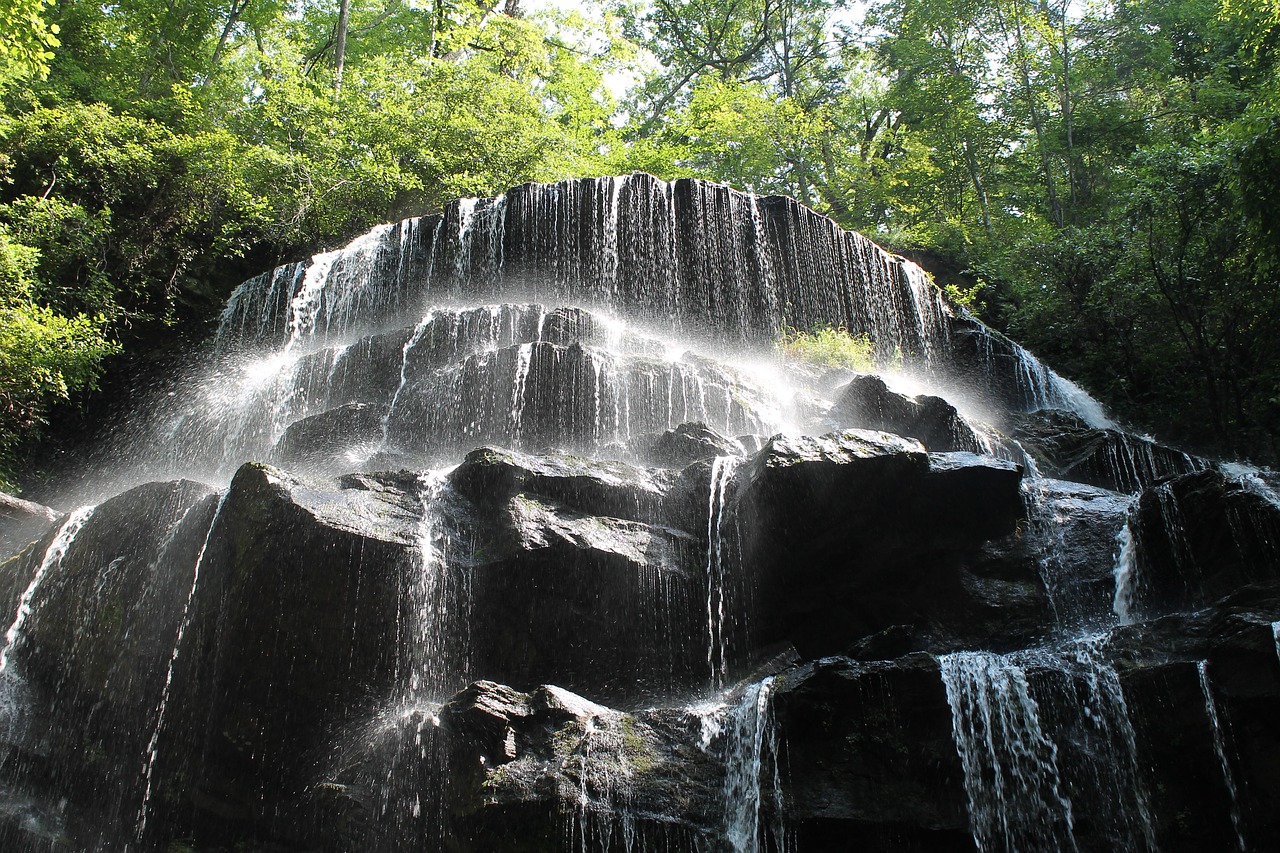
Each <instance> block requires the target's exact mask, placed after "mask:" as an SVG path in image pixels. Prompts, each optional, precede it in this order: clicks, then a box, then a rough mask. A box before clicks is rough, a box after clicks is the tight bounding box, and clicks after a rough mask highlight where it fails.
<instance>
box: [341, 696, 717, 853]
mask: <svg viewBox="0 0 1280 853" xmlns="http://www.w3.org/2000/svg"><path fill="white" fill-rule="evenodd" d="M702 725H703V720H702V718H700V717H698V716H697V715H695V714H693V713H691V712H689V711H688V710H686V709H682V708H677V709H652V710H645V711H638V712H634V713H628V712H623V711H618V710H615V709H612V708H608V707H605V706H603V705H599V704H597V703H595V702H592V701H590V700H588V699H585V698H583V697H581V696H578V695H577V694H574V693H571V692H569V691H567V690H564V689H562V688H559V687H554V686H550V685H543V686H539V687H537V688H535V689H533V690H532V691H530V692H527V693H526V692H520V691H517V690H514V689H512V688H510V687H507V686H505V685H501V684H497V683H494V682H489V681H480V682H476V683H474V684H472V685H471V686H469V687H467V688H466V689H465V690H463V691H461V692H459V693H458V694H457V695H455V696H454V697H453V698H451V699H450V700H449V701H448V702H447V703H445V704H444V705H443V706H441V707H440V708H439V709H438V710H435V711H433V712H429V713H428V712H424V711H421V710H410V711H407V712H400V713H397V714H395V715H394V716H393V717H392V718H389V719H388V721H387V723H386V724H384V725H382V726H380V727H379V729H378V731H377V733H376V734H374V735H373V736H372V738H367V739H365V740H364V741H363V742H364V744H365V745H364V746H362V747H361V748H360V749H359V750H358V751H357V752H355V753H353V754H351V755H348V756H346V757H345V758H344V759H343V760H342V761H341V762H340V764H339V765H338V766H336V767H333V768H332V769H331V771H330V772H329V775H328V778H327V781H326V782H325V783H323V785H322V786H321V788H320V789H319V790H318V791H317V794H319V795H320V799H321V800H322V801H324V802H325V803H326V804H325V806H324V808H323V809H322V811H321V812H320V815H319V816H320V820H321V822H322V823H325V824H329V825H331V826H332V825H333V823H334V820H335V815H336V814H338V813H343V812H345V813H346V815H347V817H346V818H345V819H344V820H343V821H342V824H341V832H342V835H343V837H342V839H341V841H340V843H337V844H335V843H334V842H333V840H332V839H328V843H327V844H326V845H325V849H334V850H341V849H351V848H352V847H368V846H370V845H373V846H376V845H377V844H378V843H381V842H382V841H384V840H388V841H391V840H394V842H393V843H396V842H398V843H404V841H405V839H413V838H422V840H423V842H424V843H430V842H432V841H433V840H435V839H438V837H439V833H440V832H442V831H443V832H446V833H447V834H448V836H449V837H450V839H451V844H452V849H457V850H459V851H466V853H472V851H474V853H481V851H488V850H494V849H502V850H512V851H529V853H533V851H538V850H544V849H546V847H547V845H551V846H553V847H554V846H557V845H559V844H562V843H566V841H565V839H566V820H568V821H569V826H570V827H573V831H576V832H578V833H583V832H586V833H588V834H589V835H591V836H592V837H595V836H596V835H597V834H598V833H609V832H612V833H613V834H614V836H615V837H620V836H621V835H622V834H623V832H624V829H623V825H624V824H625V825H626V829H625V832H627V833H628V834H629V835H631V836H632V837H633V838H634V839H635V840H637V841H638V842H644V841H649V840H655V839H661V838H673V837H683V838H687V839H689V840H690V841H691V842H692V841H694V840H695V839H696V840H698V842H699V843H700V844H706V843H707V841H708V838H709V837H712V838H714V837H715V834H716V832H717V830H718V821H719V813H718V810H719V808H720V804H719V802H718V800H717V795H718V793H719V791H720V790H721V789H722V788H723V785H724V764H723V762H722V761H721V760H720V758H719V756H718V755H717V754H716V753H715V751H714V750H713V749H708V748H706V747H701V746H699V743H700V741H701V738H702ZM389 767H390V768H394V772H393V773H392V775H391V776H390V777H389V778H388V777H387V776H386V775H385V774H386V773H387V769H388V768H389Z"/></svg>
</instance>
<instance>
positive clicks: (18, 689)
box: [0, 506, 94, 743]
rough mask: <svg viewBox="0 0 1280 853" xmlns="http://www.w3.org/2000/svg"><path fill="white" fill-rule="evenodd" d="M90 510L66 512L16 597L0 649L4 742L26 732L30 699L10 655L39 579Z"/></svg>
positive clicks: (56, 560) (0, 729) (1, 733)
mask: <svg viewBox="0 0 1280 853" xmlns="http://www.w3.org/2000/svg"><path fill="white" fill-rule="evenodd" d="M93 510H94V507H91V506H86V507H81V508H80V509H77V510H76V511H75V512H73V513H71V514H70V515H68V516H67V518H66V520H65V521H64V522H63V523H62V526H61V527H59V528H58V532H57V533H56V534H55V535H54V537H53V541H51V542H50V543H49V547H48V548H46V549H45V552H44V557H43V558H42V559H41V560H40V565H39V567H38V568H37V569H36V572H35V574H34V575H33V576H32V577H31V583H29V584H28V585H27V588H26V589H24V590H23V591H22V595H21V597H20V598H19V599H18V609H17V611H16V612H15V613H14V614H13V621H12V622H11V623H10V624H9V628H8V630H6V631H5V632H4V648H3V649H0V738H2V739H3V740H4V741H5V742H10V743H12V742H14V741H15V740H17V739H19V738H21V737H22V736H23V735H24V734H25V729H26V726H25V725H24V722H25V719H24V718H25V716H26V714H27V711H28V708H27V706H28V704H29V702H30V699H29V697H28V696H27V695H26V694H27V690H26V684H25V682H24V681H23V679H22V675H21V674H20V673H18V672H16V671H15V669H14V668H13V667H11V666H10V665H9V657H10V655H11V654H12V653H13V648H14V645H15V644H16V643H17V642H18V638H19V637H20V636H21V635H22V626H23V625H24V624H25V623H26V621H27V617H29V616H30V615H31V612H32V607H33V602H34V599H35V595H36V591H37V590H38V589H39V588H40V582H41V581H42V580H44V578H45V576H46V575H47V574H48V573H49V572H50V571H57V569H58V567H59V566H60V565H61V564H62V558H63V557H64V556H66V553H67V551H68V550H69V549H70V548H71V545H72V544H73V543H74V542H75V539H76V534H77V533H79V532H80V530H81V528H83V527H84V525H85V522H87V521H88V520H89V519H90V517H92V515H93Z"/></svg>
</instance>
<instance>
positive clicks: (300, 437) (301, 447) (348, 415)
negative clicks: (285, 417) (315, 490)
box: [272, 403, 388, 470]
mask: <svg viewBox="0 0 1280 853" xmlns="http://www.w3.org/2000/svg"><path fill="white" fill-rule="evenodd" d="M387 411H388V409H387V407H386V406H381V405H373V404H369V403H348V404H346V405H345V406H339V407H337V408H335V409H330V410H328V411H327V412H322V413H321V414H318V415H312V416H311V417H309V418H304V419H302V420H300V421H295V422H294V423H292V424H290V425H289V428H288V429H286V430H285V432H284V435H283V436H281V437H280V440H279V441H278V442H276V446H275V450H274V451H273V452H272V456H273V457H274V459H275V460H276V461H277V462H278V463H279V464H281V465H290V466H302V467H305V468H324V469H331V470H339V469H342V468H351V467H353V466H355V465H358V464H359V463H360V461H361V460H362V459H364V458H367V457H368V456H370V455H371V454H372V452H373V450H374V449H375V448H377V446H378V444H379V443H380V441H381V438H382V423H383V419H384V418H385V417H386V414H387Z"/></svg>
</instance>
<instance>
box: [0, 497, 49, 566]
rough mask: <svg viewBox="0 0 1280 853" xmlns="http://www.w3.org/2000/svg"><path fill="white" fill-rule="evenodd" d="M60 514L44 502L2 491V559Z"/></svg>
mask: <svg viewBox="0 0 1280 853" xmlns="http://www.w3.org/2000/svg"><path fill="white" fill-rule="evenodd" d="M60 515H61V513H59V512H58V511H57V510H55V509H51V508H49V507H47V506H44V505H43V504H38V503H34V502H32V501H24V500H23V499H22V498H17V497H14V496H13V495H7V494H5V493H3V492H0V559H4V558H6V557H9V556H10V555H12V554H13V553H14V552H16V551H18V550H19V549H21V548H22V547H23V546H25V545H26V544H27V543H29V542H31V541H33V540H34V539H35V538H36V537H38V536H39V535H40V533H41V532H43V531H44V530H45V529H46V528H47V527H48V526H49V525H50V524H51V523H53V522H54V521H56V520H57V519H58V517H59V516H60Z"/></svg>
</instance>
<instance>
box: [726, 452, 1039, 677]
mask: <svg viewBox="0 0 1280 853" xmlns="http://www.w3.org/2000/svg"><path fill="white" fill-rule="evenodd" d="M1019 480H1020V473H1019V470H1018V469H1017V468H1016V467H1015V466H1013V465H1011V464H1009V463H1006V462H1002V461H999V460H995V459H992V458H989V457H977V456H973V455H970V454H933V455H930V454H926V453H925V452H924V451H923V449H922V448H921V446H920V445H919V444H918V443H916V442H914V441H911V440H909V439H903V438H899V437H897V436H891V435H887V434H885V433H871V432H861V431H851V432H846V433H836V434H832V435H828V436H824V437H822V438H820V439H809V438H805V439H795V440H792V439H782V438H775V439H773V440H771V441H770V443H769V445H768V446H767V447H766V448H765V449H764V450H763V451H761V452H760V453H759V454H757V455H756V456H755V457H753V458H752V460H751V461H750V462H748V463H747V464H746V465H745V466H743V468H742V469H741V471H740V472H739V473H738V476H737V480H736V483H737V486H736V488H737V493H736V501H737V508H736V513H737V517H736V523H737V530H738V531H739V533H740V535H741V537H742V552H741V553H742V559H743V561H744V565H745V566H746V577H750V578H756V579H758V583H759V587H758V592H757V595H758V598H757V599H756V600H757V601H759V602H760V603H761V612H760V614H759V619H760V622H759V624H760V627H761V630H760V635H759V636H760V639H761V640H762V641H765V642H769V641H776V640H779V639H781V638H783V637H786V638H789V639H791V640H792V641H794V642H795V643H796V645H797V647H798V648H799V649H800V651H801V654H803V655H806V656H810V657H813V656H820V655H823V654H830V653H835V652H840V651H844V650H846V649H848V648H850V647H851V646H852V645H853V644H855V643H856V642H858V641H859V640H860V639H861V638H863V637H867V636H870V635H872V634H875V633H877V632H879V631H881V630H883V629H885V628H887V627H890V626H893V625H912V626H916V627H918V628H925V627H929V626H931V628H933V629H938V632H940V633H941V634H948V633H954V634H955V635H956V636H967V637H978V636H986V635H987V634H988V632H994V635H993V636H998V637H1003V638H1004V642H1009V641H1010V640H1011V636H1016V635H1017V634H1018V633H1019V632H1020V631H1021V630H1023V629H1022V628H1019V627H1017V625H1018V624H1021V625H1024V626H1025V625H1031V624H1033V623H1034V622H1035V620H1036V618H1038V617H1041V616H1043V615H1044V608H1045V601H1044V593H1043V589H1042V588H1041V587H1040V583H1039V578H1038V576H1037V575H1035V574H1034V573H1033V574H1031V575H1030V576H1025V575H1024V576H1019V577H1016V578H1013V579H1012V580H1011V581H1008V582H1004V584H1005V586H1006V587H1010V588H1007V589H1002V588H998V587H999V586H1000V584H1001V582H1002V581H1001V579H1000V578H995V579H994V580H993V581H992V582H988V583H983V579H982V578H981V577H980V576H979V575H977V574H975V572H977V571H978V570H980V569H981V568H982V561H981V559H980V558H981V548H982V546H983V545H984V543H986V542H987V541H988V540H991V539H996V538H999V537H1003V536H1008V535H1009V534H1010V533H1012V532H1013V531H1014V529H1015V525H1016V524H1017V522H1018V520H1019V518H1020V517H1021V516H1022V514H1023V504H1022V498H1021V495H1020V492H1019ZM922 528H923V529H927V530H928V531H929V535H928V536H927V537H922V536H921V535H920V530H921V529H922ZM967 566H968V567H969V568H966V567H967ZM970 568H972V569H973V571H971V570H970ZM1014 613H1018V614H1019V616H1018V617H1017V618H1016V619H1015V617H1014V615H1013V614H1014ZM1006 626H1014V627H1013V629H1012V630H1009V628H1008V627H1006Z"/></svg>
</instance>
